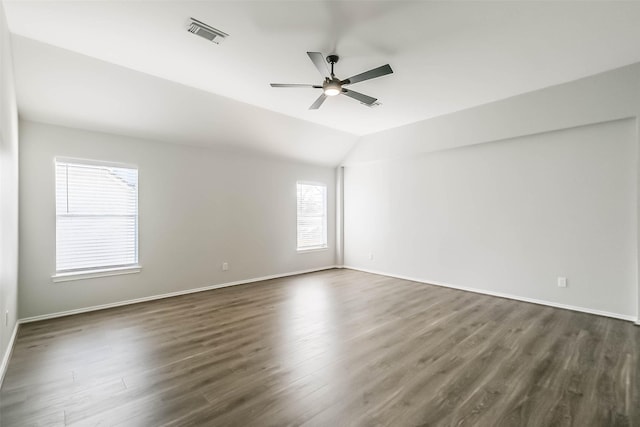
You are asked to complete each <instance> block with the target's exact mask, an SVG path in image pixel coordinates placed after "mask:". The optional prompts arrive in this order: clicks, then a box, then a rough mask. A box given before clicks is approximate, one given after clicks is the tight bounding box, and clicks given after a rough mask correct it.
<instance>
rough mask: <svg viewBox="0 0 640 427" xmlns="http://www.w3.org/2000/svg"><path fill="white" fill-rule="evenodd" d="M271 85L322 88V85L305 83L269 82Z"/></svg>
mask: <svg viewBox="0 0 640 427" xmlns="http://www.w3.org/2000/svg"><path fill="white" fill-rule="evenodd" d="M271 87H312V88H315V89H322V86H318V85H305V84H297V83H291V84H289V83H271Z"/></svg>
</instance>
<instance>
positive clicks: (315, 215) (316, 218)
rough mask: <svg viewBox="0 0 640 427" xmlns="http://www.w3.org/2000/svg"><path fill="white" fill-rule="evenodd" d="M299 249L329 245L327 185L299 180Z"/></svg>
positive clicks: (320, 247)
mask: <svg viewBox="0 0 640 427" xmlns="http://www.w3.org/2000/svg"><path fill="white" fill-rule="evenodd" d="M297 186H298V188H297V189H298V250H299V251H304V250H309V249H322V248H326V247H327V186H326V185H323V184H315V183H306V182H298V183H297Z"/></svg>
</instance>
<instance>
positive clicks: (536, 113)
mask: <svg viewBox="0 0 640 427" xmlns="http://www.w3.org/2000/svg"><path fill="white" fill-rule="evenodd" d="M639 88H640V67H639V66H638V65H637V64H636V65H634V66H630V67H625V68H623V69H619V70H614V71H612V72H609V73H604V74H602V75H598V76H594V77H590V78H587V79H583V80H579V81H576V82H571V83H567V84H565V85H561V86H557V87H553V88H548V89H544V90H542V91H537V92H534V93H531V94H526V95H522V96H519V97H515V98H512V99H509V100H505V101H500V102H498V103H493V104H488V105H486V106H481V107H477V108H474V109H472V110H468V111H463V112H460V113H456V114H453V115H450V116H446V117H440V118H436V119H432V120H427V121H424V122H420V123H416V124H414V125H410V126H407V127H403V128H398V129H395V130H392V131H386V132H382V133H380V134H375V135H371V136H367V137H364V138H362V140H361V141H360V143H359V144H358V145H357V146H356V147H355V149H354V150H353V151H352V152H351V153H350V155H349V157H348V158H347V159H346V161H345V165H346V167H345V208H344V209H345V220H344V223H345V265H346V266H351V267H354V268H359V269H366V270H370V271H376V272H380V273H383V274H390V275H395V276H402V277H409V278H414V279H416V280H420V281H426V282H432V283H439V284H445V285H450V286H453V287H464V288H469V289H475V290H478V291H480V292H487V293H495V294H503V295H509V296H512V297H515V298H521V299H531V300H537V301H542V302H548V303H551V304H556V305H564V306H571V307H575V308H579V309H584V310H589V311H596V312H601V313H604V314H609V315H613V316H617V317H622V318H628V319H636V316H637V304H638V230H637V223H638V209H637V204H638V131H637V126H638V125H637V120H636V118H635V117H637V115H638V111H640V89H639ZM625 117H626V119H625ZM371 252H373V259H372V260H371V259H369V254H370V253H371ZM558 276H566V277H568V280H569V287H568V288H566V289H561V288H558V287H557V285H556V278H557V277H558Z"/></svg>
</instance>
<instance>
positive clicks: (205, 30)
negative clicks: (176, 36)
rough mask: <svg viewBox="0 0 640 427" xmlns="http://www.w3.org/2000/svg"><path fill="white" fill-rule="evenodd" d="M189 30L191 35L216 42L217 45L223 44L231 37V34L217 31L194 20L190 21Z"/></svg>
mask: <svg viewBox="0 0 640 427" xmlns="http://www.w3.org/2000/svg"><path fill="white" fill-rule="evenodd" d="M187 30H188V31H189V32H190V33H193V34H195V35H197V36H200V37H202V38H205V39H207V40H209V41H210V42H214V43H215V44H220V43H222V41H223V40H224V39H225V38H226V37H228V36H229V34H227V33H225V32H222V31H220V30H216V29H215V28H213V27H212V26H209V25H207V24H205V23H204V22H200V21H198V20H197V19H193V18H191V21H189V28H188V29H187Z"/></svg>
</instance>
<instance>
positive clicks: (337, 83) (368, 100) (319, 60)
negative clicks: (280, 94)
mask: <svg viewBox="0 0 640 427" xmlns="http://www.w3.org/2000/svg"><path fill="white" fill-rule="evenodd" d="M307 55H309V59H311V62H313V65H315V66H316V68H317V69H318V71H319V72H320V74H321V75H322V77H323V78H324V82H323V83H322V85H310V84H288V83H271V87H289V88H291V87H297V88H301V87H304V88H313V89H322V94H321V95H320V96H319V97H318V99H316V100H315V102H314V103H313V104H311V106H310V107H309V109H310V110H317V109H318V108H320V106H321V105H322V103H323V102H324V100H325V99H327V97H329V96H336V95H346V96H348V97H350V98H353V99H355V100H357V101H360V103H361V104H364V105H366V106H374V105H380V103H377V102H376V101H377V98H373V97H371V96H368V95H365V94H362V93H359V92H355V91H353V90H351V89H346V88H344V86H347V85H350V84H354V83H358V82H362V81H365V80H371V79H375V78H376V77H382V76H385V75H387V74H391V73H393V70H392V69H391V66H389V64H386V65H383V66H381V67H378V68H374V69H371V70H369V71H365V72H364V73H360V74H356V75H355V76H352V77H349V78H348V79H344V80H340V79H339V78H337V77H336V76H335V74H334V72H333V66H334V65H335V64H336V63H337V62H338V60H339V59H340V57H339V56H338V55H329V56H327V58H326V62H328V63H329V64H331V72H330V76H329V77H327V76H326V73H327V72H328V71H329V70H328V69H327V66H326V63H325V58H324V57H323V55H322V53H320V52H307Z"/></svg>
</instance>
